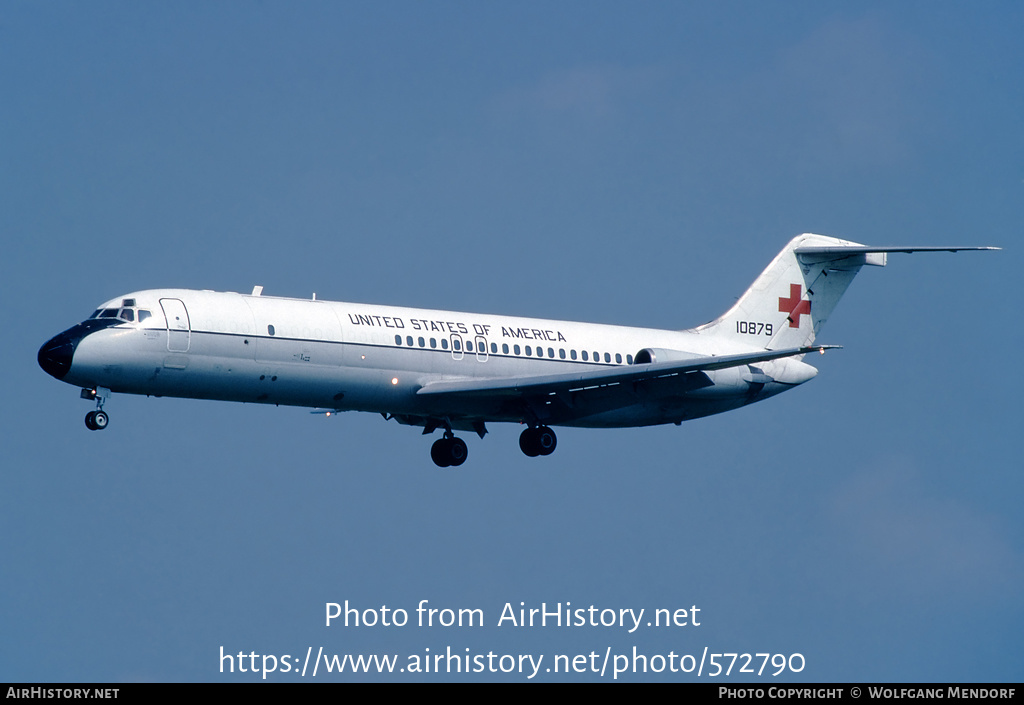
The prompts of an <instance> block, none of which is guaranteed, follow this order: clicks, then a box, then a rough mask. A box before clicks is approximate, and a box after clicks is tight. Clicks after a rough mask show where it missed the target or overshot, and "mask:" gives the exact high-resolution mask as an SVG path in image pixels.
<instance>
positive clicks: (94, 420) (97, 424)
mask: <svg viewBox="0 0 1024 705" xmlns="http://www.w3.org/2000/svg"><path fill="white" fill-rule="evenodd" d="M108 423H110V418H109V417H108V416H107V414H106V412H105V411H90V412H89V413H88V414H86V415H85V427H86V428H87V429H89V430H90V431H102V430H103V429H105V428H106V427H107V424H108Z"/></svg>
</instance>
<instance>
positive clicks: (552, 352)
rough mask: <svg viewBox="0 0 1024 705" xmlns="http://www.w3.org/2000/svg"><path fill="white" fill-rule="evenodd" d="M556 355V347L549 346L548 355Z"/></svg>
mask: <svg viewBox="0 0 1024 705" xmlns="http://www.w3.org/2000/svg"><path fill="white" fill-rule="evenodd" d="M554 356H555V349H554V348H548V357H554Z"/></svg>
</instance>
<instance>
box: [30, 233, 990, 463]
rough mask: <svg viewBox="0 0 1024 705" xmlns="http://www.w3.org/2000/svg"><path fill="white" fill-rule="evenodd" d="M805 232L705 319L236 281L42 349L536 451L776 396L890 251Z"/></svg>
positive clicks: (451, 450)
mask: <svg viewBox="0 0 1024 705" xmlns="http://www.w3.org/2000/svg"><path fill="white" fill-rule="evenodd" d="M987 249H999V248H993V247H865V246H863V245H859V244H857V243H852V242H847V241H845V240H840V239H837V238H832V237H826V236H823V235H811V234H805V235H800V236H798V237H796V238H794V239H793V240H792V241H791V242H790V243H789V244H787V245H786V247H785V248H783V250H782V252H780V253H779V254H778V256H776V257H775V259H774V260H772V262H771V264H769V265H768V268H767V269H765V270H764V272H763V273H762V274H761V276H759V277H758V278H757V280H755V281H754V283H753V285H751V287H750V288H749V289H748V290H747V291H746V293H744V294H743V296H742V297H740V299H739V301H737V302H736V304H735V305H734V306H733V307H732V308H731V309H729V310H728V311H727V312H726V313H725V314H723V315H722V316H721V317H719V318H718V319H716V320H714V321H712V322H710V323H706V324H704V325H702V326H698V327H696V328H692V329H690V330H683V331H676V330H652V329H646V328H627V327H623V326H611V325H597V324H591V323H574V322H568V321H547V320H538V319H531V318H518V317H514V316H490V315H484V314H476V313H457V312H454V311H431V310H424V309H415V308H397V307H393V306H372V305H366V304H352V303H335V302H330V301H320V300H317V299H316V297H315V296H314V298H313V299H312V300H303V299H286V298H276V297H270V296H262V295H261V294H262V287H256V288H254V289H253V291H252V293H251V294H249V295H244V294H236V293H232V292H214V291H193V290H187V289H154V290H149V291H138V292H133V293H130V294H125V295H124V296H119V297H117V298H116V299H112V300H110V301H108V302H106V303H105V304H103V305H102V306H101V307H100V308H99V309H97V310H96V312H95V313H93V315H92V316H90V317H89V318H88V319H87V320H85V321H83V322H82V323H79V324H78V325H76V326H74V327H72V328H69V329H68V330H66V331H64V332H63V333H61V334H60V335H57V336H56V337H54V338H53V339H51V340H50V341H48V342H47V343H46V344H45V345H43V346H42V348H40V349H39V355H38V360H39V364H40V366H41V367H42V368H43V369H44V370H45V371H46V372H48V373H49V374H51V375H52V376H54V377H56V378H57V379H59V380H63V381H64V382H67V383H68V384H73V385H76V386H79V387H83V389H82V397H83V398H86V399H90V400H95V402H96V410H95V411H91V412H89V414H88V415H87V416H86V417H85V425H86V426H88V427H89V428H90V429H92V430H99V429H103V428H106V427H107V424H108V421H109V419H108V417H107V413H106V412H105V411H103V405H104V402H105V401H106V400H107V399H108V397H109V396H110V394H111V393H112V392H124V393H127V394H146V395H153V396H170V397H186V398H191V399H219V400H223V401H240V402H254V403H260V404H278V405H279V404H287V405H291V406H304V407H312V408H314V409H318V410H321V412H322V413H328V414H330V413H334V412H339V411H350V410H355V411H373V412H377V413H380V414H382V415H383V416H384V418H385V419H392V418H393V419H395V420H396V421H398V422H399V423H402V424H408V425H412V426H422V427H423V433H424V434H429V433H432V432H434V431H435V430H437V429H443V437H442V438H440V439H438V440H437V441H436V442H435V443H434V444H433V446H432V447H431V451H430V456H431V458H432V459H433V460H434V462H435V463H436V464H437V465H439V466H441V467H446V466H450V465H461V464H462V463H463V462H464V461H465V460H466V454H467V448H466V443H465V442H464V441H463V440H462V439H460V438H458V437H456V436H455V435H454V431H456V430H466V431H475V432H476V433H477V434H478V435H479V436H480V437H481V438H483V436H484V434H485V433H486V432H487V430H486V427H485V423H486V422H488V421H493V422H502V421H504V422H515V423H520V424H525V425H526V426H527V428H526V429H525V430H524V431H523V433H522V435H521V436H520V439H519V446H520V448H521V449H522V451H523V452H524V453H525V454H526V455H528V456H538V455H548V454H550V453H551V452H552V451H553V450H554V449H555V442H556V439H555V433H554V431H552V430H551V426H579V427H588V428H612V427H625V426H649V425H653V424H664V423H674V424H677V425H678V424H680V423H682V422H683V421H686V420H688V419H695V418H699V417H701V416H708V415H710V414H717V413H720V412H723V411H729V410H730V409H736V408H739V407H741V406H745V405H747V404H751V403H753V402H755V401H761V400H762V399H767V398H768V397H771V396H774V395H776V394H778V393H780V392H784V391H786V390H788V389H792V388H794V387H796V386H797V385H799V384H802V383H804V382H806V381H807V380H809V379H811V378H812V377H814V376H815V375H816V374H817V369H816V368H814V367H812V366H811V365H809V364H807V363H806V362H804V361H803V357H804V355H806V354H807V353H809V352H821V353H824V351H825V350H826V349H828V348H830V347H834V346H827V345H813V342H814V338H815V336H816V335H817V334H818V332H819V331H820V330H821V326H822V325H823V324H824V323H825V321H826V320H827V319H828V317H829V316H830V315H831V314H832V309H833V308H835V305H836V303H837V302H838V301H839V298H840V296H842V294H843V292H844V291H845V290H846V287H847V286H848V285H849V284H850V282H851V281H852V279H853V277H854V276H855V275H856V274H857V272H858V271H859V270H860V268H861V267H862V266H863V265H876V266H885V263H886V254H887V253H889V252H924V251H949V252H956V251H958V250H987Z"/></svg>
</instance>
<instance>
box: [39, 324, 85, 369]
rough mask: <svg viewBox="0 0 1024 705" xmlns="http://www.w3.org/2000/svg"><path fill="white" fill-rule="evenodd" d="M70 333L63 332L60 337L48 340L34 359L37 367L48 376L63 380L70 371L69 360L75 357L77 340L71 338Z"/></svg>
mask: <svg viewBox="0 0 1024 705" xmlns="http://www.w3.org/2000/svg"><path fill="white" fill-rule="evenodd" d="M69 333H70V331H64V332H63V333H61V334H60V335H56V336H54V337H53V338H50V339H49V340H48V341H46V343H44V344H43V347H41V348H39V354H38V355H37V356H36V359H37V360H38V361H39V366H40V367H42V368H43V371H45V372H46V374H48V375H52V376H53V377H56V378H57V379H64V376H65V375H66V374H67V373H68V371H69V370H71V360H72V358H73V357H74V356H75V347H76V346H77V345H78V341H79V338H78V337H73V336H71V335H70V334H69Z"/></svg>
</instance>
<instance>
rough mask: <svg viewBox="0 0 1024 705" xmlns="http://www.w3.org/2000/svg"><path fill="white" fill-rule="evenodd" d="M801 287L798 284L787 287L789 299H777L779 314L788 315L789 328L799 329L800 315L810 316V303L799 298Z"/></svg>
mask: <svg viewBox="0 0 1024 705" xmlns="http://www.w3.org/2000/svg"><path fill="white" fill-rule="evenodd" d="M802 289H803V287H801V286H800V285H799V284H790V285H789V298H788V299H787V298H784V297H782V296H780V297H779V313H785V314H788V315H789V327H790V328H799V327H800V314H802V313H805V314H807V315H808V316H810V315H811V302H810V301H809V300H804V298H803V296H801V293H800V292H801V291H802Z"/></svg>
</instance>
